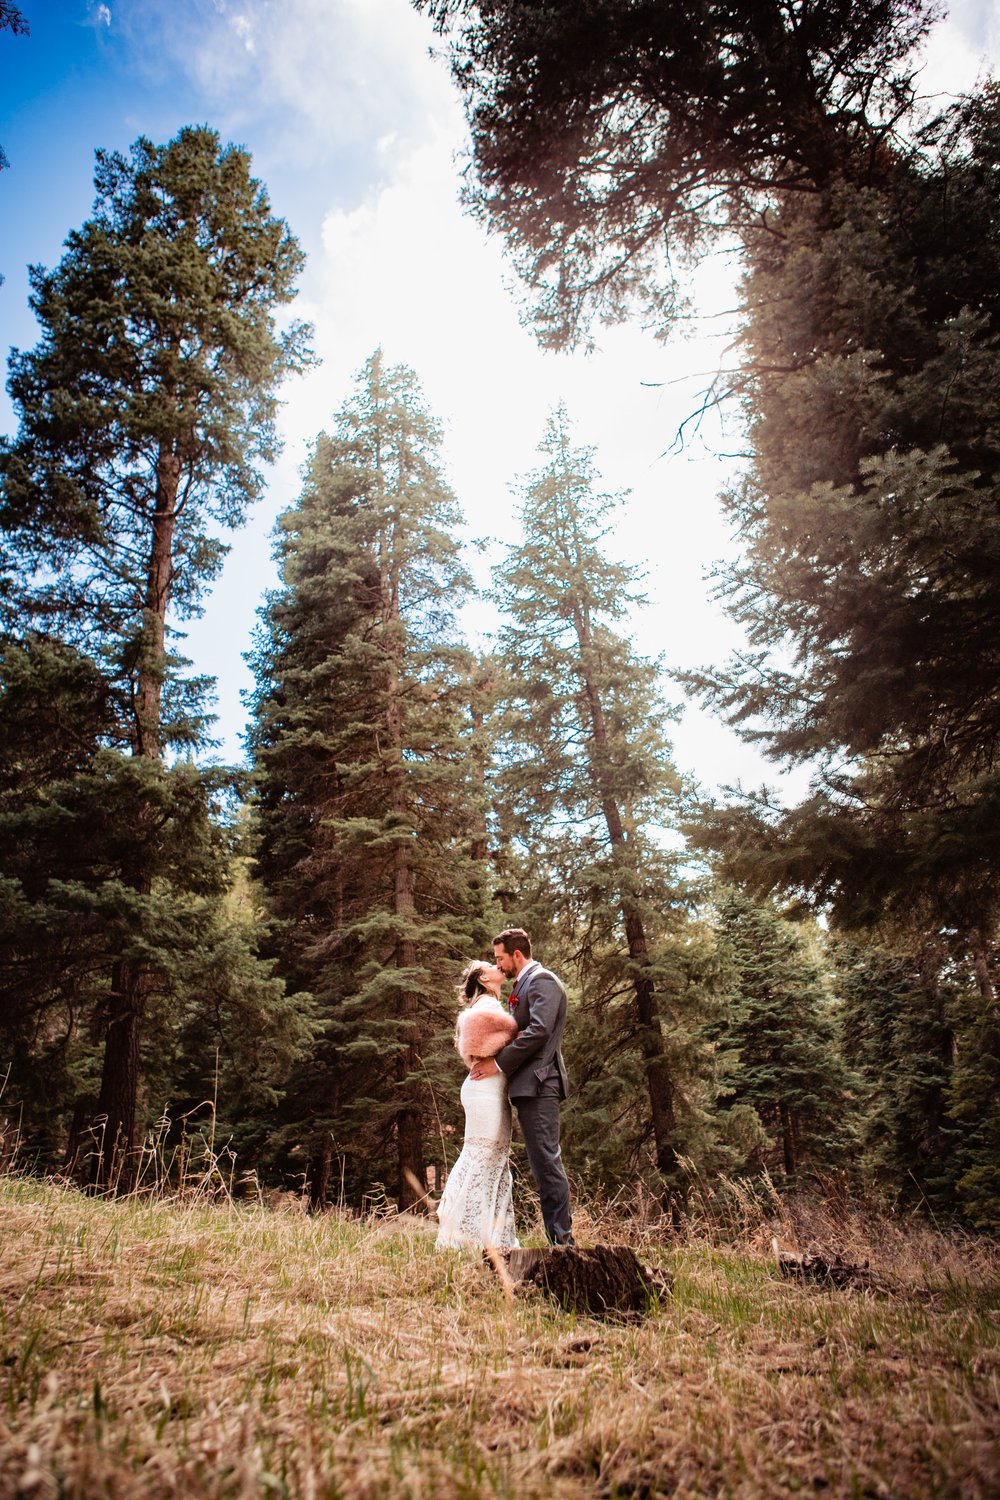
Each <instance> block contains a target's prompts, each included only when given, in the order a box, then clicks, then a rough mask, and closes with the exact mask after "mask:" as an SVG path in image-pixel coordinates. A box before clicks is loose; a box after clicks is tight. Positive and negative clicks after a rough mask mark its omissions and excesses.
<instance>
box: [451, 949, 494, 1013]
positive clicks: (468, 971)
mask: <svg viewBox="0 0 1000 1500" xmlns="http://www.w3.org/2000/svg"><path fill="white" fill-rule="evenodd" d="M492 967H493V965H492V964H489V963H487V962H486V960H485V959H483V958H474V959H473V960H472V963H471V964H469V965H468V966H467V967H466V968H465V969H463V970H462V977H461V979H460V980H459V981H458V998H459V1000H460V1001H461V1002H462V1003H463V1004H465V1005H471V1004H472V1002H473V1001H474V1000H478V999H479V997H480V995H488V994H489V990H488V989H487V988H486V986H485V984H483V982H482V979H481V977H480V976H481V975H482V972H483V970H484V969H490V968H492Z"/></svg>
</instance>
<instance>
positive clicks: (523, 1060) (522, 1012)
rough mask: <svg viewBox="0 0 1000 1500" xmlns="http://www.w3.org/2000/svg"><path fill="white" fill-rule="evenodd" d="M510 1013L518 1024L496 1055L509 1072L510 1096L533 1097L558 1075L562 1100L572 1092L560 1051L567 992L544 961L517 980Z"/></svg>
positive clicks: (508, 1090) (497, 1059) (507, 1073)
mask: <svg viewBox="0 0 1000 1500" xmlns="http://www.w3.org/2000/svg"><path fill="white" fill-rule="evenodd" d="M511 999H512V1000H513V1001H514V1005H513V1008H512V1010H511V1014H512V1016H513V1017H514V1020H515V1021H516V1022H517V1025H518V1033H517V1036H516V1037H515V1038H514V1040H513V1041H512V1042H508V1044H507V1046H506V1047H503V1048H501V1050H500V1051H499V1052H498V1053H497V1055H496V1063H497V1067H498V1068H499V1069H500V1070H501V1072H503V1073H506V1075H507V1093H508V1095H509V1096H510V1098H511V1099H530V1098H532V1097H533V1096H534V1095H535V1094H537V1093H538V1091H539V1089H540V1087H541V1085H542V1084H543V1083H544V1081H545V1080H546V1079H547V1078H551V1077H552V1075H553V1074H554V1073H555V1074H558V1076H559V1087H560V1093H561V1096H562V1098H563V1099H565V1098H566V1095H567V1094H568V1093H569V1080H568V1078H567V1076H566V1064H565V1063H564V1062H563V1055H562V1051H561V1046H562V1037H563V1032H564V1031H565V1029H566V991H565V990H564V989H563V986H562V981H561V980H559V979H557V978H556V976H555V975H554V974H553V973H552V971H551V970H550V969H543V968H542V966H541V964H538V965H536V966H535V968H533V969H531V970H530V972H529V973H528V974H526V975H525V976H524V980H523V982H521V981H517V982H515V985H514V989H513V991H512V993H511Z"/></svg>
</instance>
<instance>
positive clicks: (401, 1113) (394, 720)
mask: <svg viewBox="0 0 1000 1500" xmlns="http://www.w3.org/2000/svg"><path fill="white" fill-rule="evenodd" d="M389 581H390V588H389V598H388V602H387V607H386V622H387V624H388V625H389V627H390V629H393V628H395V627H396V626H397V625H398V623H399V576H398V565H396V564H394V565H393V566H392V568H391V570H390V580H389ZM393 649H394V653H395V654H394V657H393V661H392V668H391V676H390V682H389V694H388V706H387V711H386V719H387V725H386V727H387V729H388V731H389V742H390V746H391V755H392V761H391V767H390V772H389V774H390V777H391V788H392V789H391V798H390V806H391V808H392V811H393V813H394V814H395V816H396V818H397V819H398V827H400V828H402V827H405V826H406V824H407V823H408V822H409V821H410V809H409V806H408V801H407V796H406V779H405V778H406V768H405V762H404V760H403V748H404V747H403V720H402V709H401V705H400V696H399V651H400V649H401V647H400V646H398V645H396V646H394V648H393ZM393 873H394V890H393V907H394V911H395V914H396V918H397V920H398V922H399V925H400V929H401V931H400V935H399V936H398V937H397V939H396V953H395V960H396V968H397V969H400V970H403V971H404V972H412V971H413V970H414V969H415V968H416V963H417V949H416V944H415V942H414V940H413V938H412V936H411V935H410V933H409V931H408V930H407V929H409V928H410V927H411V924H412V922H413V917H414V914H415V912H416V902H415V900H414V896H413V869H412V864H411V859H410V844H409V840H408V839H406V838H397V840H396V845H395V850H394V853H393ZM396 1016H397V1019H398V1022H399V1038H400V1042H401V1043H402V1045H401V1047H400V1050H399V1053H398V1055H397V1062H396V1083H397V1087H398V1088H399V1092H400V1097H401V1099H402V1101H403V1102H402V1104H401V1106H400V1108H399V1109H398V1110H397V1112H396V1150H397V1162H398V1166H399V1188H398V1193H399V1207H400V1211H401V1212H405V1211H406V1210H422V1211H424V1212H426V1209H427V1175H426V1171H425V1167H424V1140H423V1136H424V1122H423V1110H422V1109H421V1106H420V1101H419V1099H418V1098H417V1096H416V1094H415V1093H414V1092H413V1089H412V1087H411V1086H410V1081H411V1079H412V1078H413V1075H414V1074H415V1073H416V1071H417V1069H418V1068H419V1067H420V1027H419V1008H418V1004H417V997H416V995H415V994H414V993H413V990H412V989H411V988H410V984H409V981H408V980H404V981H403V982H402V983H401V984H400V986H399V989H398V990H397V992H396Z"/></svg>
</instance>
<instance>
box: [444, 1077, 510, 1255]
mask: <svg viewBox="0 0 1000 1500" xmlns="http://www.w3.org/2000/svg"><path fill="white" fill-rule="evenodd" d="M462 1103H463V1104H464V1106H465V1141H464V1143H463V1145H462V1152H461V1155H460V1156H459V1158H458V1161H457V1162H456V1163H455V1165H454V1167H453V1168H452V1170H451V1174H450V1176H449V1177H448V1181H447V1182H446V1183H445V1187H444V1192H443V1193H442V1195H441V1202H440V1203H439V1204H438V1211H437V1214H438V1223H439V1225H440V1229H439V1230H438V1237H437V1242H436V1246H437V1249H438V1250H481V1249H482V1248H483V1247H484V1246H487V1245H489V1246H492V1247H495V1248H496V1249H498V1250H512V1249H514V1248H516V1246H517V1235H516V1233H515V1230H514V1203H513V1189H512V1184H511V1178H510V1165H509V1155H510V1128H511V1113H510V1103H509V1101H508V1099H507V1080H506V1078H504V1077H503V1075H502V1074H499V1075H497V1074H494V1075H493V1076H491V1077H489V1078H483V1079H481V1080H480V1081H479V1082H478V1083H473V1082H472V1079H471V1078H467V1079H466V1080H465V1082H464V1083H463V1085H462Z"/></svg>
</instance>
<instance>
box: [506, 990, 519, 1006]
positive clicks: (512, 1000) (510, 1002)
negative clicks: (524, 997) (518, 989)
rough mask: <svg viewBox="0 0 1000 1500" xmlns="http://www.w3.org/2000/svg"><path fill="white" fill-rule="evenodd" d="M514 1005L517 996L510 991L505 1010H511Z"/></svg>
mask: <svg viewBox="0 0 1000 1500" xmlns="http://www.w3.org/2000/svg"><path fill="white" fill-rule="evenodd" d="M516 1005H517V996H516V995H515V994H514V991H513V990H511V992H510V994H509V995H508V996H507V1008H508V1010H513V1009H514V1007H515V1006H516Z"/></svg>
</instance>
